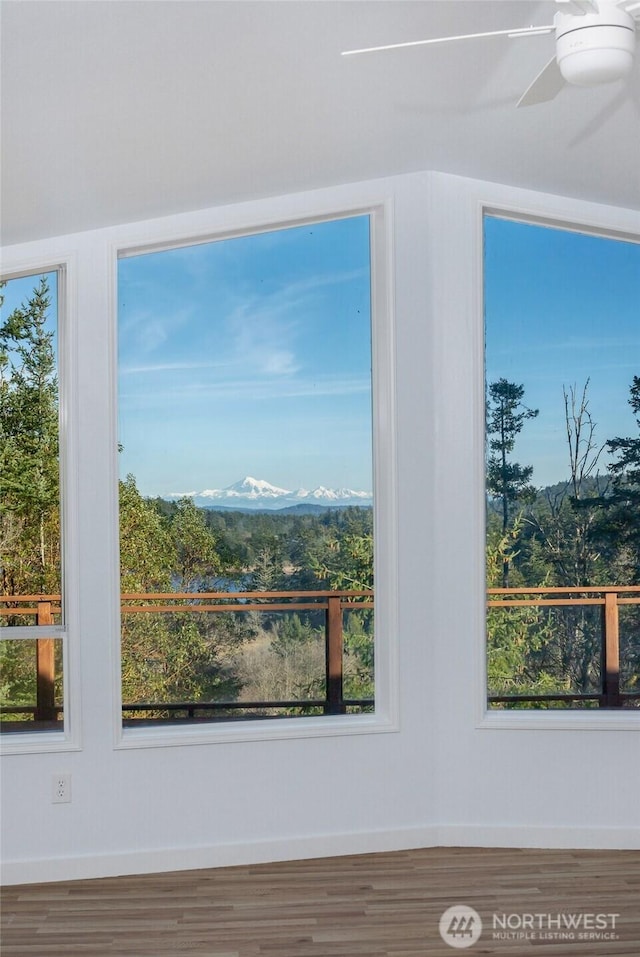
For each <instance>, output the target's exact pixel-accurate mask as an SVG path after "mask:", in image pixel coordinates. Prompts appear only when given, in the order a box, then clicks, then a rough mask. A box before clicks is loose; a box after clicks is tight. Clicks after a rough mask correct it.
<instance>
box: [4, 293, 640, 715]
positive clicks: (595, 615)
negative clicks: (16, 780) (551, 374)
mask: <svg viewBox="0 0 640 957" xmlns="http://www.w3.org/2000/svg"><path fill="white" fill-rule="evenodd" d="M49 307H50V296H49V289H48V285H47V281H46V278H43V279H42V280H40V281H39V283H38V284H37V285H36V287H35V288H34V291H33V294H32V296H31V297H30V298H29V299H28V301H26V302H25V303H24V305H22V306H21V307H19V308H18V309H15V310H14V311H13V312H12V313H11V314H10V315H9V316H8V317H7V318H6V319H4V320H3V322H2V325H1V326H0V439H1V442H0V500H1V504H2V510H1V513H0V548H1V553H2V559H1V562H0V588H1V594H2V595H3V596H4V597H7V596H12V595H24V594H45V593H54V594H55V593H59V592H60V582H61V572H60V554H61V550H60V516H59V468H58V459H59V447H58V442H59V436H58V382H57V376H56V367H55V356H54V345H53V332H52V331H51V329H50V326H49V325H48V323H47V317H48V311H49ZM563 400H564V413H565V424H566V461H567V465H568V471H567V474H568V478H567V479H566V481H564V482H560V483H558V484H556V485H554V486H551V487H548V488H545V489H539V488H536V486H535V472H534V467H533V465H531V464H527V463H521V462H519V461H518V458H517V454H516V442H517V438H518V436H519V435H520V433H521V432H522V431H523V430H524V429H526V427H527V423H528V422H529V421H530V420H532V419H534V418H536V417H537V416H538V411H537V410H535V409H531V408H529V407H528V406H527V404H526V401H525V387H524V385H523V384H519V383H513V382H509V381H508V380H506V379H499V380H497V381H496V382H493V383H491V384H489V385H488V387H487V403H486V408H487V426H486V432H487V548H486V576H487V584H488V586H489V587H512V588H519V589H523V590H525V594H526V588H527V587H532V588H533V587H537V586H550V587H551V586H556V587H564V586H582V587H588V586H597V585H611V584H618V585H621V586H623V585H631V584H638V583H640V557H639V556H640V520H639V514H640V512H639V506H640V378H639V377H638V376H635V377H634V378H633V380H632V382H631V384H630V391H629V404H630V406H631V409H632V412H633V414H634V416H635V419H636V424H637V426H638V434H637V435H635V436H631V437H619V436H615V437H610V438H605V439H604V440H603V441H600V439H599V438H598V437H597V435H596V426H595V423H594V421H593V419H592V416H591V412H590V408H589V393H588V383H585V385H584V386H583V387H582V389H580V390H578V389H577V388H576V387H572V388H569V389H564V390H563ZM120 563H121V588H122V592H123V593H139V592H154V591H155V592H163V591H174V592H194V593H195V592H203V591H210V590H219V591H220V590H222V591H227V590H237V591H240V592H242V591H280V590H289V591H291V590H295V591H297V590H305V591H306V590H325V589H353V590H362V589H368V588H371V587H373V520H372V511H371V509H366V508H347V509H326V510H325V511H323V512H322V513H313V514H300V513H297V512H255V513H248V512H240V511H232V510H225V511H215V510H208V509H200V508H197V507H196V506H195V504H194V503H193V501H192V500H191V499H188V498H184V499H180V500H178V501H173V502H169V501H165V500H163V499H159V498H155V499H154V498H148V497H145V496H144V495H142V494H141V493H140V491H139V490H138V488H137V485H136V480H135V477H134V476H132V475H129V476H127V477H126V479H124V480H123V481H121V482H120ZM599 615H600V609H599V607H597V606H592V607H588V606H576V607H572V608H562V609H549V608H546V609H543V608H537V607H534V606H527V607H521V608H515V609H509V610H507V609H491V610H490V611H489V612H488V619H487V620H488V629H487V633H488V674H489V691H490V693H492V694H496V695H497V694H510V693H519V694H524V693H529V694H536V693H537V694H544V693H552V692H553V693H589V692H591V691H593V690H597V689H598V687H599V682H600V675H599V667H600V664H599V651H600V634H601V627H600V618H599ZM4 620H5V623H7V624H13V623H17V619H16V621H15V622H14V621H13V620H12V618H11V617H7V618H5V619H4ZM344 630H345V661H344V668H345V695H346V696H347V697H350V698H370V697H372V695H373V667H374V661H373V647H374V638H373V614H372V612H371V611H369V610H366V609H360V610H358V608H357V606H355V607H354V610H353V611H350V612H348V613H345V621H344ZM621 632H622V660H623V674H622V678H623V685H624V687H625V688H627V689H628V690H631V689H636V690H639V685H640V681H639V673H640V613H639V609H638V606H637V605H628V606H625V608H624V612H623V614H622V618H621ZM424 639H425V640H429V635H428V632H427V630H426V629H425V635H424ZM324 641H325V632H324V613H323V612H321V611H317V612H314V611H299V612H270V611H269V610H268V608H267V606H265V611H264V612H262V611H260V612H247V613H243V612H228V613H224V614H223V613H215V614H194V613H189V612H185V611H179V610H176V612H175V613H173V612H172V613H162V614H161V613H157V614H135V613H128V614H127V613H126V611H124V612H123V616H122V633H121V659H122V684H123V700H124V701H125V702H127V703H135V702H138V703H140V702H143V703H168V702H176V701H212V700H222V701H229V700H234V701H241V700H244V701H268V700H297V699H304V698H316V697H322V696H323V694H324V681H325V677H324V668H325V661H324V658H325V646H324ZM0 656H1V658H2V664H3V678H2V685H1V689H0V690H1V691H2V699H3V701H5V702H8V703H10V704H13V705H20V704H25V705H27V704H29V703H31V704H33V702H34V700H35V664H34V662H35V657H34V643H33V642H28V641H2V642H0ZM58 659H59V660H58V670H59V669H60V665H61V661H60V655H58ZM61 693H62V692H61V682H60V680H59V679H58V695H59V697H60V696H61ZM157 714H158V712H155V716H157Z"/></svg>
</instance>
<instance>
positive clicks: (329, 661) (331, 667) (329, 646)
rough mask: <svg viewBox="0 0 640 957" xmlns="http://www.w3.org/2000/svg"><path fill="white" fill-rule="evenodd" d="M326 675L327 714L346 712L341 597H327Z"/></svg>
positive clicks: (325, 711) (325, 707)
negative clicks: (343, 679)
mask: <svg viewBox="0 0 640 957" xmlns="http://www.w3.org/2000/svg"><path fill="white" fill-rule="evenodd" d="M325 649H326V676H327V703H326V704H325V706H324V713H325V714H344V713H345V710H346V709H345V706H344V701H343V699H342V602H341V599H340V598H333V597H332V598H328V599H327V621H326V638H325Z"/></svg>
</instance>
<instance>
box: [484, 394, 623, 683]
mask: <svg viewBox="0 0 640 957" xmlns="http://www.w3.org/2000/svg"><path fill="white" fill-rule="evenodd" d="M563 401H564V421H565V435H566V462H567V473H568V477H567V479H566V480H565V481H564V482H559V483H557V484H555V485H553V486H550V487H548V488H545V489H536V488H535V486H534V484H533V483H534V480H535V473H534V468H533V466H532V465H529V464H522V463H520V462H518V461H517V459H516V455H515V447H516V439H517V437H518V435H519V434H520V433H521V432H522V430H523V429H525V428H526V425H527V422H528V421H529V420H531V419H533V418H536V417H537V415H538V410H536V409H531V408H529V407H528V406H527V405H526V403H525V389H524V385H522V384H519V383H513V382H509V381H507V380H506V379H499V380H497V381H496V382H494V383H491V384H490V385H489V386H488V388H487V550H486V565H487V585H488V587H490V588H519V589H522V591H523V594H522V595H520V596H519V597H521V598H527V594H526V588H527V586H529V587H531V588H534V587H545V586H546V587H554V586H558V587H580V586H582V587H596V586H598V585H620V586H624V585H637V584H639V583H640V378H639V377H638V376H634V378H633V380H632V382H631V386H630V390H629V400H628V401H629V405H630V406H631V410H632V412H633V415H634V417H635V419H636V426H637V428H638V434H637V435H636V436H632V437H625V438H622V437H619V436H616V437H612V438H610V439H606V440H605V441H601V440H600V439H599V438H598V436H597V430H596V425H595V422H594V419H593V417H592V414H591V410H590V407H589V383H588V381H587V382H586V383H585V384H584V386H583V387H582V388H581V389H578V388H577V387H576V386H572V387H569V388H563ZM607 460H608V461H607ZM531 597H532V596H531ZM601 612H602V609H601V607H600V606H597V605H596V606H591V607H590V606H586V605H582V606H580V605H576V606H574V607H566V606H565V607H561V608H549V607H547V608H544V607H535V606H523V607H516V608H512V609H508V610H507V609H499V608H498V609H490V610H489V612H488V615H487V622H488V625H487V642H488V652H487V653H488V675H489V692H490V694H494V695H506V694H563V693H564V694H571V693H577V694H590V693H597V692H598V691H599V689H600V682H601V675H600V668H601V661H600V650H601V635H602V622H601ZM620 631H621V684H622V688H623V690H626V691H629V692H631V691H634V692H637V691H640V609H639V606H638V605H626V606H623V608H622V609H621V611H620Z"/></svg>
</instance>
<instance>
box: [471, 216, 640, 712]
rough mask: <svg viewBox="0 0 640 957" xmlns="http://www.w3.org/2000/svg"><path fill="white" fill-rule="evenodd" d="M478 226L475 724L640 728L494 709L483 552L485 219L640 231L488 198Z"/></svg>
mask: <svg viewBox="0 0 640 957" xmlns="http://www.w3.org/2000/svg"><path fill="white" fill-rule="evenodd" d="M475 216H476V224H475V226H476V228H475V233H474V245H475V257H474V259H475V262H474V268H475V270H476V281H475V283H474V286H475V289H474V296H475V300H476V302H475V312H476V316H477V322H476V323H475V330H476V335H475V341H474V344H473V345H474V353H475V356H476V361H475V363H474V375H475V382H474V398H475V400H476V408H477V409H478V414H477V419H476V428H475V433H476V441H477V443H478V448H476V450H475V454H474V466H475V468H474V471H475V476H474V477H475V487H476V489H477V494H478V499H477V508H478V515H479V517H480V520H479V522H478V528H479V532H478V534H479V536H480V539H479V543H478V544H479V547H476V549H475V551H476V554H477V555H478V561H477V563H476V565H477V580H476V582H475V585H474V587H475V589H476V592H477V594H478V596H479V599H478V601H477V602H476V614H477V626H476V628H475V629H474V630H475V633H476V634H477V635H479V636H480V639H481V640H477V641H476V642H475V648H476V669H475V670H476V675H477V681H476V705H475V712H476V720H475V727H476V728H477V729H480V730H492V731H496V730H499V731H511V730H534V731H544V730H548V731H576V730H580V731H584V730H593V731H640V708H637V709H622V708H621V709H620V710H619V711H616V712H612V711H605V710H603V709H580V710H578V709H575V710H565V711H560V710H553V709H539V710H535V709H531V710H526V711H525V710H523V711H513V710H508V711H507V710H499V709H490V708H489V705H488V701H487V693H488V687H487V680H488V676H487V633H486V606H485V600H486V577H485V550H486V514H485V513H486V509H485V495H486V490H485V481H486V474H485V361H484V314H485V313H484V218H485V216H493V217H495V218H499V219H504V220H509V221H510V222H519V223H523V224H531V225H536V226H544V227H547V228H549V229H559V230H563V231H565V232H567V231H568V232H576V233H582V234H585V235H590V236H598V237H601V238H604V239H607V238H608V239H614V240H618V241H621V242H631V243H635V244H637V245H640V230H639V231H638V232H632V231H631V230H628V229H624V228H621V227H618V226H613V225H611V224H610V223H608V222H606V221H604V220H602V221H597V220H594V219H590V218H589V217H588V216H586V217H584V218H583V217H581V216H580V215H579V214H578V213H577V214H576V215H575V217H573V216H566V215H562V214H560V215H558V212H557V210H555V211H554V209H553V208H551V207H549V206H547V205H541V206H540V207H538V208H535V207H534V208H531V207H525V206H519V205H518V204H517V203H508V204H502V203H495V202H492V201H489V200H480V201H478V202H477V203H476V211H475Z"/></svg>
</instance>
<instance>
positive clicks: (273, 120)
mask: <svg viewBox="0 0 640 957" xmlns="http://www.w3.org/2000/svg"><path fill="white" fill-rule="evenodd" d="M554 12H555V4H554V3H553V2H541V3H530V2H526V0H498V2H495V0H490V2H489V0H486V2H485V0H426V2H421V0H413V2H404V0H351V2H333V0H296V2H287V0H284V2H274V0H225V2H221V0H81V2H66V0H65V2H58V0H44V2H39V0H36V2H30V0H3V2H2V6H1V14H2V88H1V94H2V152H3V167H2V196H1V212H2V238H3V242H4V243H7V244H8V243H14V242H21V241H25V240H29V239H34V238H38V237H45V236H49V235H57V234H63V233H66V232H72V231H76V230H81V229H87V228H94V227H98V226H101V225H108V224H113V223H118V222H128V221H132V220H137V219H144V218H148V217H153V216H157V215H163V214H166V213H172V212H178V211H183V210H189V209H195V208H200V207H206V206H211V205H217V204H221V203H228V202H235V201H239V200H243V199H251V198H256V197H260V196H266V195H273V194H278V193H286V192H295V191H298V190H305V189H311V188H315V187H319V186H326V185H331V184H335V183H341V182H350V181H354V180H360V179H368V178H372V177H377V176H385V175H388V174H394V173H402V172H409V171H414V170H420V169H437V170H444V171H447V172H453V173H459V174H462V175H468V176H475V177H478V178H481V179H488V180H494V181H498V182H503V183H508V184H517V185H522V186H527V187H531V188H533V189H538V190H544V191H547V192H552V193H561V194H565V195H568V196H575V197H583V198H587V199H591V200H595V201H598V202H603V203H611V204H614V205H622V206H627V207H630V208H634V209H635V208H640V69H639V68H638V64H636V70H635V72H634V74H633V77H632V80H631V82H630V83H628V84H627V85H624V84H622V83H618V84H613V85H610V86H607V87H601V88H596V89H577V88H566V89H565V90H564V91H563V92H562V93H561V94H560V96H559V97H558V98H557V99H556V100H555V101H553V102H551V103H547V104H543V105H540V106H537V107H530V108H528V109H520V110H516V109H515V103H516V101H517V99H518V97H519V95H520V94H521V93H522V92H523V91H524V89H525V88H526V87H527V85H528V84H529V82H530V81H531V80H532V79H533V77H534V76H535V74H536V73H537V72H538V70H539V69H540V68H541V67H542V66H543V64H544V63H545V62H546V60H547V59H548V58H549V57H550V56H551V55H552V53H553V40H552V38H550V37H529V38H526V39H519V40H509V39H507V38H495V39H491V40H483V41H467V42H466V43H458V44H453V45H451V44H445V45H442V46H435V47H433V46H432V47H426V48H424V47H423V48H420V47H418V48H413V49H410V50H405V51H394V52H389V53H384V54H373V55H370V56H367V57H340V51H341V50H343V49H347V48H352V47H354V46H355V47H360V46H368V45H375V44H378V43H385V42H394V41H402V40H410V39H417V38H424V37H428V36H434V35H442V34H452V33H467V32H476V31H483V30H492V29H502V28H507V27H516V26H528V25H530V24H542V23H550V22H551V21H552V19H553V14H554Z"/></svg>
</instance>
